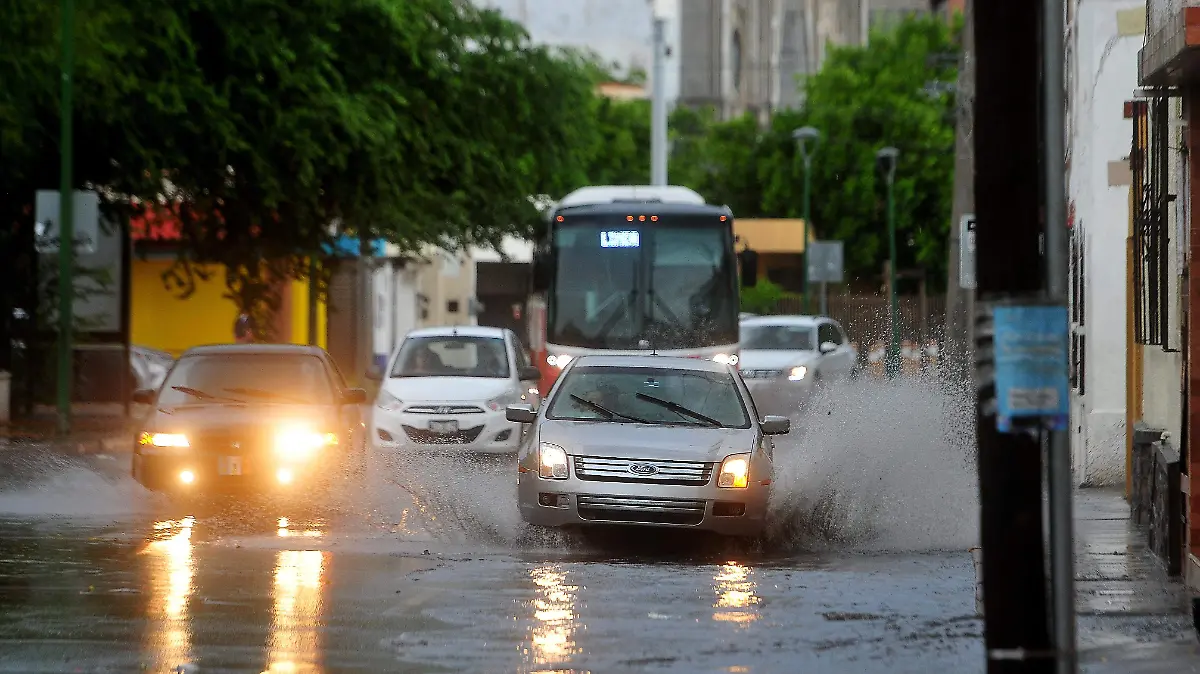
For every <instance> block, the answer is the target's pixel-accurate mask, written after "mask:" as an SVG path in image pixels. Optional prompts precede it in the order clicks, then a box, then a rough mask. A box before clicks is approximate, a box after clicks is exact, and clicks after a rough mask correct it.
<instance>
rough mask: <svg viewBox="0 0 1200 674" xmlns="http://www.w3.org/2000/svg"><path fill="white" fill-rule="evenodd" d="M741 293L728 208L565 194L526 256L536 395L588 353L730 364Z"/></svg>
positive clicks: (691, 199)
mask: <svg viewBox="0 0 1200 674" xmlns="http://www.w3.org/2000/svg"><path fill="white" fill-rule="evenodd" d="M753 283H754V279H753V278H747V276H746V274H743V275H742V284H743V285H753ZM738 288H739V282H738V255H737V253H736V252H735V250H734V234H733V213H732V212H731V211H730V210H729V208H728V207H726V206H714V205H711V204H707V203H705V201H704V198H703V197H701V196H700V195H699V194H697V193H696V192H694V191H692V190H690V189H688V188H686V187H678V186H661V187H658V186H655V187H650V186H594V187H584V188H580V189H578V190H575V191H574V192H571V193H570V194H568V195H567V196H565V197H564V198H563V199H562V200H561V201H560V202H558V203H557V204H555V205H554V206H553V207H551V208H550V209H548V213H547V225H546V229H545V234H544V236H543V237H541V239H540V240H539V241H537V242H536V245H535V248H534V253H533V295H532V297H531V298H530V302H529V305H528V306H529V309H530V316H529V318H530V338H531V344H530V346H531V348H532V350H533V352H534V357H535V358H537V361H538V362H537V363H536V365H537V366H538V367H539V369H541V370H542V375H543V376H542V381H541V389H542V392H543V393H545V392H546V391H547V390H548V388H549V386H550V385H551V384H553V382H554V380H555V378H556V377H557V375H558V373H559V372H560V371H561V370H562V368H563V367H565V366H566V365H567V363H569V362H570V360H571V359H572V358H576V357H578V356H581V355H585V354H591V353H607V354H639V353H658V354H661V355H680V356H688V357H692V358H708V359H712V360H716V361H719V362H724V363H730V364H735V363H736V362H737V357H738V313H739V301H738Z"/></svg>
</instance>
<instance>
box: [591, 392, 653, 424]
mask: <svg viewBox="0 0 1200 674" xmlns="http://www.w3.org/2000/svg"><path fill="white" fill-rule="evenodd" d="M571 399H572V400H574V401H575V402H577V403H581V404H583V405H587V406H588V407H590V408H592V409H594V410H596V411H597V412H599V413H600V414H603V415H604V416H605V417H608V420H609V421H612V420H613V419H614V418H616V417H621V418H622V419H628V420H629V421H633V422H636V423H639V424H648V423H650V422H649V421H646V420H645V419H639V418H637V417H631V416H629V415H628V414H621V413H620V412H614V411H612V410H610V409H608V408H607V407H604V406H603V405H597V404H596V403H594V402H592V401H590V400H588V399H587V398H581V397H579V396H577V395H575V394H574V393H572V394H571Z"/></svg>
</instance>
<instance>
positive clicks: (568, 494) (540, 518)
mask: <svg viewBox="0 0 1200 674" xmlns="http://www.w3.org/2000/svg"><path fill="white" fill-rule="evenodd" d="M715 480H716V478H715V477H714V478H713V481H712V482H711V483H710V484H708V485H705V486H703V487H690V486H677V485H657V484H638V483H621V482H594V481H584V480H580V479H578V478H576V477H575V475H574V474H573V473H572V475H571V477H569V478H568V479H566V480H547V479H543V478H542V477H540V476H539V475H538V474H537V473H533V472H527V473H521V474H520V477H519V479H518V487H517V500H518V504H519V507H520V511H521V518H522V519H524V520H525V521H526V522H528V523H529V524H534V525H538V526H544V527H567V526H589V525H609V526H611V525H631V526H643V527H666V528H674V529H692V530H696V531H711V532H714V533H717V534H721V535H725V536H758V535H760V534H761V533H762V532H763V530H764V529H765V528H766V517H767V503H768V501H769V499H770V496H771V488H770V485H769V484H762V483H761V482H755V483H751V484H750V486H748V487H746V488H745V489H722V488H720V487H717V486H716V484H715ZM768 482H769V481H768ZM549 502H553V503H555V504H554V505H547V503H549Z"/></svg>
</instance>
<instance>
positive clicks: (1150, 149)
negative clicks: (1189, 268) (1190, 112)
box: [1129, 97, 1175, 351]
mask: <svg viewBox="0 0 1200 674" xmlns="http://www.w3.org/2000/svg"><path fill="white" fill-rule="evenodd" d="M1131 106H1132V112H1133V143H1132V145H1131V147H1130V152H1129V168H1130V171H1131V173H1132V175H1133V182H1132V186H1131V188H1132V190H1133V260H1132V262H1133V294H1134V296H1133V299H1134V302H1133V320H1134V339H1135V340H1136V341H1137V343H1138V344H1144V345H1147V346H1161V347H1162V348H1163V350H1164V351H1169V350H1170V349H1169V347H1168V339H1167V335H1168V326H1169V318H1170V314H1169V311H1168V309H1169V304H1168V302H1169V299H1170V292H1169V288H1170V280H1169V276H1168V275H1169V269H1170V254H1171V253H1170V235H1169V231H1168V223H1169V218H1168V213H1169V210H1168V209H1169V208H1170V204H1171V202H1173V201H1174V200H1175V195H1173V194H1168V193H1167V181H1168V179H1169V178H1168V175H1169V174H1168V172H1167V161H1168V159H1169V157H1170V150H1169V148H1168V139H1169V137H1170V135H1169V134H1170V101H1169V99H1167V98H1166V97H1158V98H1154V99H1151V100H1142V101H1133V102H1132V103H1131Z"/></svg>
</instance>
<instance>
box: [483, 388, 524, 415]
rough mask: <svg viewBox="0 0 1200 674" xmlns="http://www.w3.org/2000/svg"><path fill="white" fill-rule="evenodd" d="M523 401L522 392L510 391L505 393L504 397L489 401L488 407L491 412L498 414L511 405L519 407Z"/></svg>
mask: <svg viewBox="0 0 1200 674" xmlns="http://www.w3.org/2000/svg"><path fill="white" fill-rule="evenodd" d="M521 401H522V398H521V394H520V392H517V391H509V392H508V393H505V394H504V395H500V396H496V397H495V398H492V399H491V400H489V401H487V407H488V409H489V410H491V411H493V412H497V411H499V410H502V409H504V408H506V407H508V406H509V405H517V404H519V403H520V402H521Z"/></svg>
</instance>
